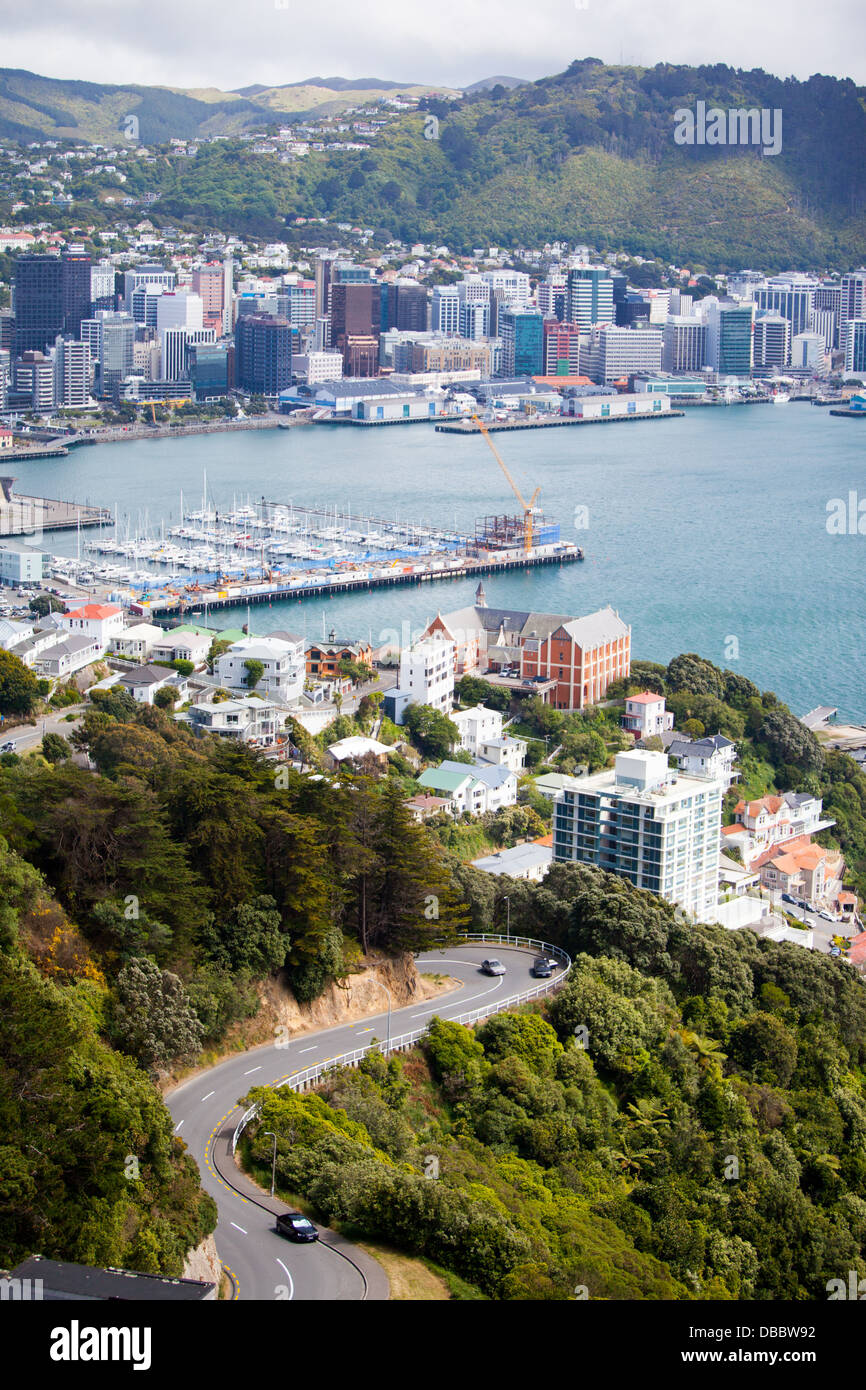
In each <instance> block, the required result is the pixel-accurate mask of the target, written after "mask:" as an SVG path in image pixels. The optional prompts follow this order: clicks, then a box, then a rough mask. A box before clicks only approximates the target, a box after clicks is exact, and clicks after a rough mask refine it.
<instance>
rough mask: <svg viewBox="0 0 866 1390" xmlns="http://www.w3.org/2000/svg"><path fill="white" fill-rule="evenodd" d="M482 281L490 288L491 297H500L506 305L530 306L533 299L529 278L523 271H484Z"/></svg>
mask: <svg viewBox="0 0 866 1390" xmlns="http://www.w3.org/2000/svg"><path fill="white" fill-rule="evenodd" d="M481 279H482V280H484V281H485V282H486V283H487V284H488V285H489V286H490V294H491V297H492V296H493V295H499V297H500V299H501V300H502V302H503V303H505V304H519V305H524V304H528V303H529V301H530V298H531V294H532V291H531V286H530V283H529V276H528V275H527V274H526V273H525V272H524V271H522V270H482V272H481Z"/></svg>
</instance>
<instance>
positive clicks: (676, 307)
mask: <svg viewBox="0 0 866 1390" xmlns="http://www.w3.org/2000/svg"><path fill="white" fill-rule="evenodd" d="M694 302H695V298H694V295H691V294H686V293H685V291H684V290H671V299H670V305H669V308H670V312H671V313H672V314H677V315H679V316H680V317H682V318H689V317H690V316H691V313H692V309H693V308H694Z"/></svg>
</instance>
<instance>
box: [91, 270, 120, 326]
mask: <svg viewBox="0 0 866 1390" xmlns="http://www.w3.org/2000/svg"><path fill="white" fill-rule="evenodd" d="M90 303H91V310H90V312H91V314H94V313H95V312H96V310H97V309H114V308H115V306H116V304H117V298H116V295H115V289H114V266H113V265H112V264H111V261H97V262H96V265H92V266H91V267H90Z"/></svg>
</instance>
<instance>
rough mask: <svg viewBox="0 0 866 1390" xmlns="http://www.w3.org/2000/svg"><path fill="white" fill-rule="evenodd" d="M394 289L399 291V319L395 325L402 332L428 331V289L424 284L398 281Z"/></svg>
mask: <svg viewBox="0 0 866 1390" xmlns="http://www.w3.org/2000/svg"><path fill="white" fill-rule="evenodd" d="M394 289H395V290H396V291H397V319H396V323H395V324H394V325H393V327H395V328H398V329H399V330H400V331H401V333H414V332H418V333H426V331H427V291H426V290H425V288H424V286H423V285H416V284H413V283H412V282H407V283H401V282H400V281H398V282H397V284H396V285H395V286H394ZM389 326H390V325H389Z"/></svg>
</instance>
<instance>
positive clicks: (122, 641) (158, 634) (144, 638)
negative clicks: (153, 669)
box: [110, 623, 173, 661]
mask: <svg viewBox="0 0 866 1390" xmlns="http://www.w3.org/2000/svg"><path fill="white" fill-rule="evenodd" d="M164 635H165V634H164V633H163V630H162V628H161V627H156V626H155V625H154V624H153V623H133V625H132V627H125V628H124V629H123V631H122V632H120V633H118V634H117V636H116V637H112V639H111V646H110V650H111V652H112V653H113V654H114V655H115V656H126V657H129V658H130V659H131V660H132V661H147V660H149V658H150V657H151V655H152V654H153V648H154V645H155V644H156V643H157V642H161V641H162V639H163V637H164ZM165 660H168V661H171V660H173V658H172V657H166V658H165Z"/></svg>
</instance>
